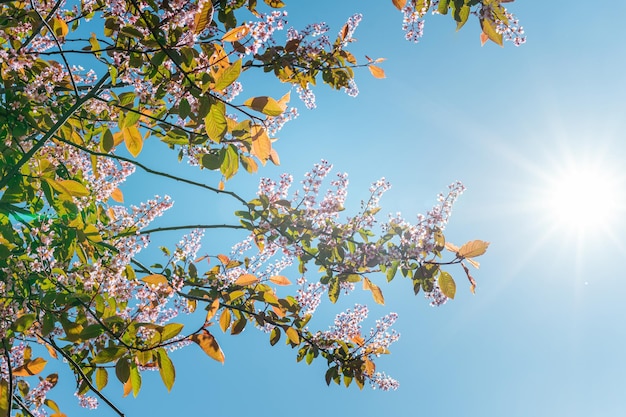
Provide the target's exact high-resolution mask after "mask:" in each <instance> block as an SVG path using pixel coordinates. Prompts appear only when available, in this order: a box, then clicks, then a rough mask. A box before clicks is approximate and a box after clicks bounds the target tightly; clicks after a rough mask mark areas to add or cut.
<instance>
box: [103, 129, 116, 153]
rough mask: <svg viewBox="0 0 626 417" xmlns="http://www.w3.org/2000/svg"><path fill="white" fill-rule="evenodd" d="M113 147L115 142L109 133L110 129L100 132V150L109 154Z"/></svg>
mask: <svg viewBox="0 0 626 417" xmlns="http://www.w3.org/2000/svg"><path fill="white" fill-rule="evenodd" d="M114 146H115V141H114V140H113V134H112V133H111V129H109V128H107V129H105V130H104V132H102V137H101V138H100V149H101V150H102V151H103V152H105V153H109V152H110V151H111V149H113V147H114Z"/></svg>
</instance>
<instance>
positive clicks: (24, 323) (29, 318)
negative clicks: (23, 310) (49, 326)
mask: <svg viewBox="0 0 626 417" xmlns="http://www.w3.org/2000/svg"><path fill="white" fill-rule="evenodd" d="M36 318H37V315H36V314H35V313H30V314H24V315H23V316H20V317H19V318H18V319H17V320H15V322H14V323H13V326H11V327H12V328H13V330H14V331H16V332H20V333H22V332H24V331H26V330H28V329H30V327H31V326H32V325H33V323H34V322H35V319H36Z"/></svg>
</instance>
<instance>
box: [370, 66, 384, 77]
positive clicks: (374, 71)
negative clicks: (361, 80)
mask: <svg viewBox="0 0 626 417" xmlns="http://www.w3.org/2000/svg"><path fill="white" fill-rule="evenodd" d="M367 68H369V70H370V72H371V73H372V75H373V76H374V78H385V71H384V70H383V69H382V68H381V67H377V66H376V65H369V66H368V67H367Z"/></svg>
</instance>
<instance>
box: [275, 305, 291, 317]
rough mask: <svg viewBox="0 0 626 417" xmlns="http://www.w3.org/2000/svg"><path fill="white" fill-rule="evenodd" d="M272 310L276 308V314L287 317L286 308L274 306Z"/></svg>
mask: <svg viewBox="0 0 626 417" xmlns="http://www.w3.org/2000/svg"><path fill="white" fill-rule="evenodd" d="M272 310H274V313H276V315H277V316H278V317H280V318H283V317H285V315H286V314H287V313H286V312H285V310H284V309H282V308H280V307H276V306H272Z"/></svg>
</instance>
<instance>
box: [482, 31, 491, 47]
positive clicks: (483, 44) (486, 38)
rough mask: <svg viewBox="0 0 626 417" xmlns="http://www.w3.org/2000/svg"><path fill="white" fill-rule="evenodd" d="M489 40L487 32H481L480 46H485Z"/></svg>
mask: <svg viewBox="0 0 626 417" xmlns="http://www.w3.org/2000/svg"><path fill="white" fill-rule="evenodd" d="M488 40H489V36H487V34H486V33H485V32H480V46H485V44H486V43H487V41H488Z"/></svg>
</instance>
